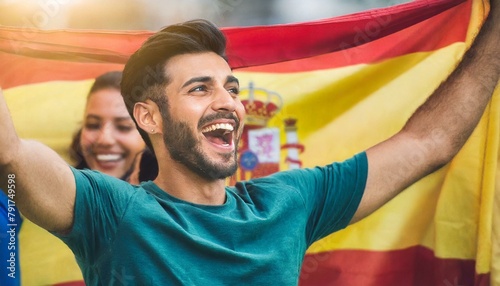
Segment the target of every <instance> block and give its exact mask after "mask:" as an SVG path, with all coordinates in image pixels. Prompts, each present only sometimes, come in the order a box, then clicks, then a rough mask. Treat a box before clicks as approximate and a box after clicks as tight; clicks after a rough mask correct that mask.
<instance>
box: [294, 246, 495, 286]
mask: <svg viewBox="0 0 500 286" xmlns="http://www.w3.org/2000/svg"><path fill="white" fill-rule="evenodd" d="M489 282H490V278H489V273H487V274H476V273H475V261H473V260H462V259H452V258H448V259H444V258H438V257H435V256H434V253H433V252H432V250H430V249H428V248H425V247H422V246H415V247H410V248H407V249H402V250H392V251H369V250H335V251H331V252H323V253H316V254H308V255H306V258H305V259H304V263H303V265H302V272H301V276H300V283H299V285H300V286H309V285H311V286H313V285H314V286H316V285H322V286H327V285H342V286H350V285H352V286H359V285H363V286H371V285H372V286H379V285H397V286H406V285H407V286H415V285H425V286H433V285H435V286H438V285H439V286H442V285H475V286H488V285H489Z"/></svg>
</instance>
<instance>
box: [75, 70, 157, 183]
mask: <svg viewBox="0 0 500 286" xmlns="http://www.w3.org/2000/svg"><path fill="white" fill-rule="evenodd" d="M121 77H122V73H121V72H118V71H115V72H108V73H105V74H103V75H101V76H99V77H97V78H96V79H95V82H94V84H93V85H92V87H91V88H90V91H89V94H88V97H87V105H86V107H85V113H84V120H83V126H82V128H81V129H80V130H79V131H78V132H77V133H76V134H75V136H74V138H73V142H72V144H71V148H70V149H71V151H70V156H71V158H72V159H73V160H74V161H75V162H76V165H75V167H76V168H79V169H83V168H88V169H93V170H98V171H101V172H103V173H105V174H108V175H110V176H113V177H117V178H121V179H122V180H127V181H130V180H129V179H130V175H131V174H132V172H133V170H134V166H135V165H137V166H139V164H138V163H139V161H137V162H136V160H140V157H141V156H142V153H143V151H144V150H145V148H146V145H145V143H144V141H143V140H142V138H141V136H140V134H139V132H138V131H137V128H136V126H135V123H134V121H133V120H132V118H131V117H130V115H129V114H128V112H127V108H126V107H125V103H124V102H123V98H122V96H121V94H120V81H121ZM146 154H147V155H145V156H148V159H149V157H150V156H152V155H151V153H146ZM153 158H154V156H153ZM134 163H136V164H134ZM144 167H145V166H144ZM151 168H152V170H153V171H151V172H150V171H148V172H145V170H143V172H142V173H143V174H144V173H146V174H147V176H145V177H144V176H143V177H144V178H141V179H142V180H147V179H154V177H155V174H154V173H155V172H154V170H155V168H156V167H155V164H152V167H151ZM136 171H137V170H136ZM133 178H134V179H133V180H132V181H130V182H131V183H135V184H137V183H139V179H137V176H133Z"/></svg>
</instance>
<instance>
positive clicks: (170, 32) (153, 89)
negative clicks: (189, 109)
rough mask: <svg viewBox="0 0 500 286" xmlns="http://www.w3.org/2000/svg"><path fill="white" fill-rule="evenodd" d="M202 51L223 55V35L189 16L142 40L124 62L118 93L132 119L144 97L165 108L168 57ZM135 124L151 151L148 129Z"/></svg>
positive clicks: (215, 28)
mask: <svg viewBox="0 0 500 286" xmlns="http://www.w3.org/2000/svg"><path fill="white" fill-rule="evenodd" d="M202 52H214V53H216V54H218V55H219V56H221V57H222V58H224V59H225V58H226V55H225V52H226V38H225V37H224V34H223V33H222V32H221V31H220V30H219V29H218V28H217V27H216V26H215V25H214V24H212V23H211V22H209V21H207V20H201V19H199V20H192V21H187V22H184V23H180V24H175V25H171V26H168V27H166V28H164V29H162V30H161V31H159V32H157V33H156V34H154V35H152V36H151V37H149V38H148V39H147V40H146V41H145V42H144V44H143V45H142V46H141V47H140V48H139V49H138V50H137V51H136V52H135V53H134V54H133V55H132V56H131V57H130V59H129V60H128V62H127V64H126V65H125V68H124V70H123V79H122V83H121V94H122V96H123V99H124V101H125V105H126V106H127V110H128V112H129V114H130V116H131V117H132V119H133V120H134V122H135V118H134V116H133V110H134V105H135V103H136V102H144V101H145V100H146V99H151V100H152V101H154V102H155V103H156V104H158V106H159V107H160V111H161V112H162V113H165V112H168V105H167V104H168V101H167V100H166V98H165V94H164V90H165V86H166V85H167V84H168V82H169V75H167V74H166V73H165V65H166V63H167V61H168V60H169V59H170V58H172V57H174V56H177V55H182V54H193V53H202ZM136 124H137V122H136ZM137 128H138V130H139V133H140V134H141V136H142V138H143V139H144V142H146V145H147V146H148V147H149V148H150V149H151V151H153V153H154V150H153V146H152V145H151V141H150V140H149V137H148V133H147V132H144V131H143V130H142V129H141V128H139V127H137Z"/></svg>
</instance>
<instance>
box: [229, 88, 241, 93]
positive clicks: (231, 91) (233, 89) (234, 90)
mask: <svg viewBox="0 0 500 286" xmlns="http://www.w3.org/2000/svg"><path fill="white" fill-rule="evenodd" d="M228 91H229V92H230V93H234V94H240V89H239V88H237V87H233V88H230V89H228Z"/></svg>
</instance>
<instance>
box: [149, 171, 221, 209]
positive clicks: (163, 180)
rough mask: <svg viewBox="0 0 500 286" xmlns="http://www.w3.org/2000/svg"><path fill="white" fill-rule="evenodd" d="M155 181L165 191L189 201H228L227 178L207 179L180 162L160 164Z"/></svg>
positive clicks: (219, 202)
mask: <svg viewBox="0 0 500 286" xmlns="http://www.w3.org/2000/svg"><path fill="white" fill-rule="evenodd" d="M154 182H155V183H156V185H157V186H158V187H160V188H161V189H162V190H163V191H164V192H166V193H168V194H169V195H172V196H174V197H176V198H178V199H181V200H184V201H187V202H191V203H195V204H201V205H222V204H224V203H225V201H226V192H225V184H226V182H225V180H215V181H209V180H206V179H204V178H202V177H200V176H199V175H198V174H196V173H194V172H192V171H191V170H189V169H188V168H186V167H185V166H184V165H182V164H180V163H173V164H168V166H165V164H160V165H159V171H158V177H157V178H156V179H155V180H154Z"/></svg>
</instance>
